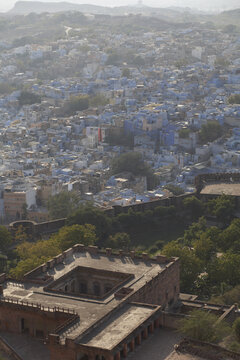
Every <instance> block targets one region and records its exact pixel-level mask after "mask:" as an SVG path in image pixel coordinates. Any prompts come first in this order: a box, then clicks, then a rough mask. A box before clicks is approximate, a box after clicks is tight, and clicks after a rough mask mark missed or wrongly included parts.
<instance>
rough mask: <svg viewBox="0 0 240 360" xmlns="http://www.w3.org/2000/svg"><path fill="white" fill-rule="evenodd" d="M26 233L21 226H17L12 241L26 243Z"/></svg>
mask: <svg viewBox="0 0 240 360" xmlns="http://www.w3.org/2000/svg"><path fill="white" fill-rule="evenodd" d="M27 238H28V236H27V233H26V231H25V229H24V227H23V226H22V225H20V226H18V228H17V230H16V232H15V234H14V240H15V241H17V242H25V241H27Z"/></svg>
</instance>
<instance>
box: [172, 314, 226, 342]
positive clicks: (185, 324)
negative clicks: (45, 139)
mask: <svg viewBox="0 0 240 360" xmlns="http://www.w3.org/2000/svg"><path fill="white" fill-rule="evenodd" d="M217 320H218V317H217V316H216V315H214V314H212V313H208V312H207V311H204V310H193V311H191V312H190V313H189V316H188V317H186V318H185V319H182V320H180V322H179V332H181V333H182V334H184V335H185V336H188V337H190V338H193V339H196V340H200V341H207V342H212V343H216V342H219V341H220V340H222V339H223V338H224V337H225V336H226V335H228V334H229V333H230V327H229V325H228V324H227V323H225V322H224V321H221V322H218V321H217Z"/></svg>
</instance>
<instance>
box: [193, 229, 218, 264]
mask: <svg viewBox="0 0 240 360" xmlns="http://www.w3.org/2000/svg"><path fill="white" fill-rule="evenodd" d="M193 246H194V251H195V254H196V256H197V257H198V258H199V259H200V260H202V261H203V263H204V264H207V263H208V262H209V261H210V260H211V259H212V257H213V256H214V255H215V254H216V247H215V245H214V243H213V242H212V241H211V239H210V238H209V237H208V236H207V234H206V233H204V234H202V235H201V236H200V238H199V239H197V240H195V241H194V242H193Z"/></svg>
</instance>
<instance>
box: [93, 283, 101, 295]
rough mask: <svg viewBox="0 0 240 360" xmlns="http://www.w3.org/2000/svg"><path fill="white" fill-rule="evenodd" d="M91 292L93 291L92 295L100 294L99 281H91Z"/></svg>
mask: <svg viewBox="0 0 240 360" xmlns="http://www.w3.org/2000/svg"><path fill="white" fill-rule="evenodd" d="M93 292H94V295H96V296H100V294H101V287H100V284H99V282H97V281H95V282H94V283H93Z"/></svg>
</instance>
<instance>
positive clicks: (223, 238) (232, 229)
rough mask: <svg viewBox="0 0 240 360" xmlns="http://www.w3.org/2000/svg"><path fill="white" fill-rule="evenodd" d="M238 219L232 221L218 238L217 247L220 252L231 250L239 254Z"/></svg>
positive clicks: (239, 230) (239, 225) (239, 222)
mask: <svg viewBox="0 0 240 360" xmlns="http://www.w3.org/2000/svg"><path fill="white" fill-rule="evenodd" d="M239 239H240V219H234V220H233V221H232V222H231V224H230V225H229V226H228V227H227V228H226V229H224V230H223V231H222V232H221V233H220V234H219V237H218V246H219V248H220V249H221V250H223V251H227V250H230V249H232V250H233V251H234V252H236V253H240V243H239Z"/></svg>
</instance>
